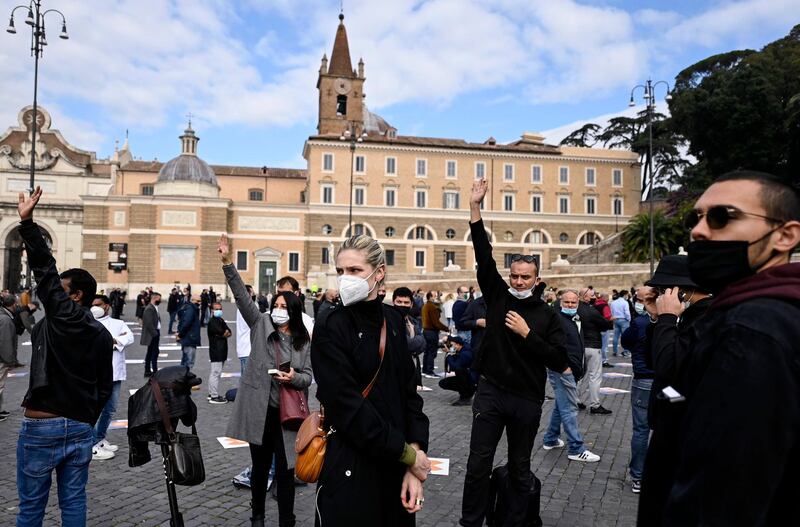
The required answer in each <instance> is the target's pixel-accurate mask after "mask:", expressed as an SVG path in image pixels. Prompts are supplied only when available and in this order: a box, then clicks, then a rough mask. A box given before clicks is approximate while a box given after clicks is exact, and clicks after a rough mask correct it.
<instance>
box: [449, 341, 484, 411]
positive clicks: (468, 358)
mask: <svg viewBox="0 0 800 527" xmlns="http://www.w3.org/2000/svg"><path fill="white" fill-rule="evenodd" d="M446 344H447V346H448V352H447V357H445V359H444V365H445V377H444V379H440V380H439V387H440V388H441V389H443V390H453V391H454V392H458V400H457V401H455V402H454V403H453V406H469V405H470V404H472V395H473V394H474V393H475V386H476V385H477V384H478V374H477V373H475V372H474V371H472V360H473V355H472V348H471V347H470V345H469V342H464V339H462V338H461V337H447V340H446Z"/></svg>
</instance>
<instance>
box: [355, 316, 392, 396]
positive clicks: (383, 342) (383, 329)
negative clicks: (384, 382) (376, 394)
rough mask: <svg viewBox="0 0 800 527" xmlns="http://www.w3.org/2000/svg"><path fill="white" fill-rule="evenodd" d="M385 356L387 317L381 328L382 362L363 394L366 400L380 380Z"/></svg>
mask: <svg viewBox="0 0 800 527" xmlns="http://www.w3.org/2000/svg"><path fill="white" fill-rule="evenodd" d="M385 354H386V317H384V318H383V326H382V327H381V345H380V348H378V355H380V357H381V362H380V363H379V364H378V370H377V371H376V372H375V376H374V377H373V378H372V380H371V381H370V383H369V386H367V387H366V388H364V391H363V392H361V396H362V397H364V399H366V398H367V396H368V395H369V392H371V391H372V387H373V386H375V381H377V380H378V374H379V373H380V372H381V366H383V357H384V355H385Z"/></svg>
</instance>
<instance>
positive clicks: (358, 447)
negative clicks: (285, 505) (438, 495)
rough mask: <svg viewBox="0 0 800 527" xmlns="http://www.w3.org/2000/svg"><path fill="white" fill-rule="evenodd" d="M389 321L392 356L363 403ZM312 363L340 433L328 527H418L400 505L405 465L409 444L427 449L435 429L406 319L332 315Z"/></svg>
mask: <svg viewBox="0 0 800 527" xmlns="http://www.w3.org/2000/svg"><path fill="white" fill-rule="evenodd" d="M384 318H385V319H386V325H387V336H386V352H385V355H384V360H383V364H382V365H381V366H380V372H379V375H378V379H377V381H376V383H375V386H374V388H373V389H372V391H371V392H370V394H369V395H368V396H367V398H366V399H365V398H363V397H362V395H361V392H362V390H363V389H364V388H366V387H367V385H368V384H369V383H370V381H371V380H372V377H373V376H374V374H375V372H376V371H377V370H378V365H379V363H380V361H379V356H378V348H379V346H378V343H379V339H380V328H381V324H382V321H383V320H384ZM311 362H312V364H313V368H314V376H315V377H316V381H317V386H318V388H317V398H318V399H319V401H320V403H322V404H323V405H324V406H325V419H326V423H327V424H328V425H330V426H332V427H334V428H335V429H336V432H335V433H334V434H332V435H331V436H330V438H329V440H328V446H327V453H326V455H325V464H324V465H323V467H322V474H321V475H320V479H319V487H318V489H319V490H318V495H317V504H318V507H319V511H320V513H321V515H322V518H323V525H326V526H328V527H333V526H343V525H346V526H350V525H381V526H388V527H393V526H406V525H413V524H414V517H413V516H412V515H409V514H408V513H406V512H405V510H404V509H403V508H402V505H401V503H400V499H399V498H400V488H401V485H402V479H403V475H404V474H405V471H406V467H405V465H403V464H402V463H400V461H399V459H400V456H401V455H402V452H403V447H404V444H405V443H414V442H416V443H419V444H420V446H421V448H422V449H423V450H427V449H428V426H429V423H428V418H427V416H425V414H424V413H423V412H422V403H423V401H422V398H421V397H420V396H419V394H418V393H417V386H416V385H417V383H416V376H415V368H414V362H413V361H412V359H411V354H410V353H409V352H408V348H407V347H406V331H405V327H404V325H403V321H402V318H401V315H400V313H399V312H398V311H397V310H396V309H394V308H393V307H391V306H386V305H381V303H380V302H379V301H378V300H373V301H369V302H359V303H357V304H354V305H352V306H347V307H339V308H336V309H333V310H330V312H329V314H328V316H327V318H326V319H325V320H324V321H323V322H322V323H321V324H320V323H317V324H316V326H315V328H314V339H313V340H312V342H311Z"/></svg>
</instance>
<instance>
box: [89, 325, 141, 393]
mask: <svg viewBox="0 0 800 527" xmlns="http://www.w3.org/2000/svg"><path fill="white" fill-rule="evenodd" d="M97 321H98V322H100V323H101V324H103V326H104V327H105V328H106V329H107V330H108V332H109V333H111V336H112V337H113V338H114V341H115V342H114V354H113V355H112V357H111V366H112V369H113V370H114V374H113V375H114V380H115V381H124V380H125V379H127V375H126V371H125V348H127V347H128V346H130V345H131V344H133V333H132V332H131V330H130V328H128V325H127V324H125V322H123V321H121V320H117V319H116V318H111V317H110V316H108V315H106V316H104V317H103V318H98V319H97Z"/></svg>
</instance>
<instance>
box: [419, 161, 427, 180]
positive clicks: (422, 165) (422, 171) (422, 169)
mask: <svg viewBox="0 0 800 527" xmlns="http://www.w3.org/2000/svg"><path fill="white" fill-rule="evenodd" d="M427 176H428V160H427V159H417V177H427Z"/></svg>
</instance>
